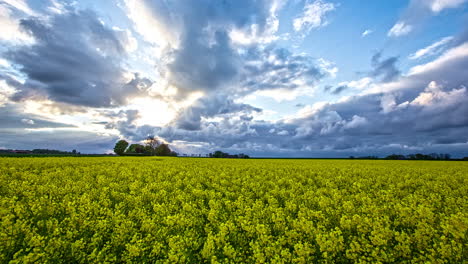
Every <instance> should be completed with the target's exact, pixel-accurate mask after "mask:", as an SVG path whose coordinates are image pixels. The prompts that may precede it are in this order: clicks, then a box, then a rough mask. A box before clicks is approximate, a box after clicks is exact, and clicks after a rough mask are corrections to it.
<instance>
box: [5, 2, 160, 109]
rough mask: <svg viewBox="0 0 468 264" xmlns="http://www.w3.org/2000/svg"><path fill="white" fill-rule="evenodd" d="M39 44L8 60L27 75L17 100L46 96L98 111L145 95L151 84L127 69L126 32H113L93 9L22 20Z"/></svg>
mask: <svg viewBox="0 0 468 264" xmlns="http://www.w3.org/2000/svg"><path fill="white" fill-rule="evenodd" d="M20 25H21V28H22V29H23V30H25V31H26V32H28V33H29V34H30V35H32V36H33V37H34V39H35V43H34V44H32V45H28V46H15V47H12V48H10V49H9V50H8V51H7V52H6V53H5V57H6V58H7V59H8V60H9V61H11V62H12V63H14V64H15V65H18V66H19V71H20V72H21V74H23V75H25V76H26V80H25V83H24V84H23V85H22V86H21V87H16V88H18V89H19V90H20V91H19V92H18V93H17V94H16V95H15V99H16V100H24V99H26V98H30V97H43V98H47V99H51V100H54V101H57V102H64V103H69V104H76V105H85V106H92V107H109V106H118V105H122V104H124V103H125V102H126V100H127V98H129V97H131V96H135V95H138V94H145V92H146V90H147V89H148V87H149V86H150V85H151V82H150V81H149V80H148V79H145V78H143V77H140V76H139V75H138V74H132V73H129V72H127V71H126V70H125V69H124V68H123V63H122V60H123V59H124V58H125V50H126V44H128V43H127V41H128V40H127V39H125V37H126V34H121V32H119V31H115V30H113V29H110V28H108V27H107V26H106V25H104V24H103V23H102V22H100V21H99V20H98V18H97V15H96V14H95V13H94V12H92V11H85V10H74V9H69V10H68V12H66V13H63V14H54V15H52V16H51V17H50V18H49V19H47V20H45V18H41V17H29V18H25V19H22V20H21V22H20Z"/></svg>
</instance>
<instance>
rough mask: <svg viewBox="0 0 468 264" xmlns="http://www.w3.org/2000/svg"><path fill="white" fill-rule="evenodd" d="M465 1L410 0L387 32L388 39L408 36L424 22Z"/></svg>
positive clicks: (457, 6) (459, 5)
mask: <svg viewBox="0 0 468 264" xmlns="http://www.w3.org/2000/svg"><path fill="white" fill-rule="evenodd" d="M466 2H467V0H411V1H410V3H409V5H408V7H407V8H406V9H405V10H404V11H403V13H402V15H401V16H400V18H399V19H398V21H397V22H396V23H395V25H394V26H393V27H392V28H391V29H390V31H389V32H388V36H389V37H400V36H404V35H407V34H409V33H410V32H412V31H413V30H414V29H415V28H416V27H419V26H420V25H422V24H424V23H425V21H426V20H427V19H428V18H430V17H432V16H434V15H438V14H439V13H440V12H441V11H442V10H445V9H449V8H459V7H461V6H462V5H463V4H464V3H466Z"/></svg>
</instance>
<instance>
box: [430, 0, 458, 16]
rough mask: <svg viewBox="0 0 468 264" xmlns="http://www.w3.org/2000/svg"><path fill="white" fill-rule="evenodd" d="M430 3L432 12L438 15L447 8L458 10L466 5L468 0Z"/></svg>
mask: <svg viewBox="0 0 468 264" xmlns="http://www.w3.org/2000/svg"><path fill="white" fill-rule="evenodd" d="M428 2H429V5H430V7H431V10H432V11H433V12H435V13H438V12H441V11H442V10H444V9H447V8H457V7H459V6H461V5H463V4H464V3H466V2H467V0H432V1H428Z"/></svg>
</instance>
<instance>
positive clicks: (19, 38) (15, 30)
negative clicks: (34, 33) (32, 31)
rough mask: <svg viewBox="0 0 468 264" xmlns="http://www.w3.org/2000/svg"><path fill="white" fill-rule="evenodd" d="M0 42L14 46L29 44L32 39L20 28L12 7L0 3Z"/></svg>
mask: <svg viewBox="0 0 468 264" xmlns="http://www.w3.org/2000/svg"><path fill="white" fill-rule="evenodd" d="M0 31H1V32H2V34H0V41H6V42H13V43H14V44H31V43H33V41H34V39H33V38H32V37H31V36H30V35H29V34H27V33H26V32H24V31H23V30H22V29H21V28H20V23H19V18H18V17H17V16H15V15H14V11H13V10H12V6H10V5H2V3H0Z"/></svg>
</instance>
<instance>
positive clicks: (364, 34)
mask: <svg viewBox="0 0 468 264" xmlns="http://www.w3.org/2000/svg"><path fill="white" fill-rule="evenodd" d="M373 32H374V31H372V30H370V29H366V30H365V31H364V32H362V34H361V36H362V37H365V36H367V35H370V34H372V33H373Z"/></svg>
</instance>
